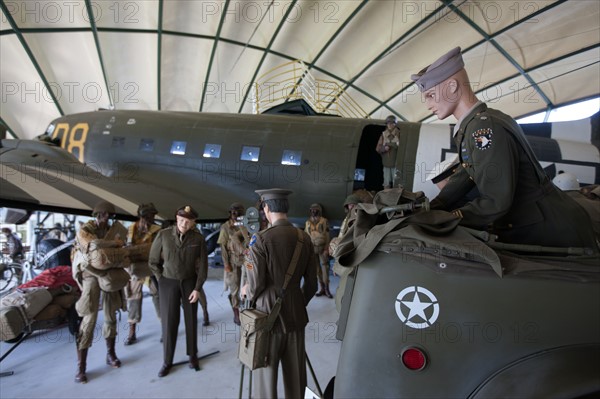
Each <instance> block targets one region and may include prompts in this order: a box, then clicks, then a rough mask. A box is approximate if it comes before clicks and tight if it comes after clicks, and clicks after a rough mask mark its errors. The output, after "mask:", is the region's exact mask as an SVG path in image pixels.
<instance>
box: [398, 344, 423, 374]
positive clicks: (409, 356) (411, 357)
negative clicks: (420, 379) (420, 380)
mask: <svg viewBox="0 0 600 399" xmlns="http://www.w3.org/2000/svg"><path fill="white" fill-rule="evenodd" d="M401 357H402V364H404V367H406V368H407V369H409V370H415V371H418V370H423V368H425V365H426V364H427V357H426V356H425V353H424V352H423V351H422V350H421V349H419V348H408V349H406V350H405V351H404V352H402V355H401Z"/></svg>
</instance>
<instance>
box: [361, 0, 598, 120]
mask: <svg viewBox="0 0 600 399" xmlns="http://www.w3.org/2000/svg"><path fill="white" fill-rule="evenodd" d="M445 1H447V2H448V0H445ZM565 1H567V0H559V1H557V2H555V3H553V4H550V5H548V6H546V7H544V8H541V9H539V10H537V11H536V12H533V13H531V14H529V15H527V16H525V17H523V18H522V19H520V20H518V21H515V22H513V23H512V24H510V25H508V26H506V27H505V28H503V29H500V30H498V31H497V32H495V33H494V34H492V35H488V34H486V33H485V32H479V33H480V34H481V35H482V36H483V39H482V40H479V41H477V42H476V43H474V44H473V45H471V46H469V47H467V48H464V49H462V51H463V53H467V52H469V50H472V49H474V48H476V47H478V46H480V45H481V44H482V43H485V42H491V41H493V40H494V39H495V38H496V37H499V36H500V35H502V34H504V33H506V32H508V31H510V30H511V29H513V28H515V27H516V26H518V25H520V24H522V23H525V22H528V21H531V20H533V19H534V18H535V17H537V16H538V15H540V14H543V13H544V12H546V11H549V10H551V9H553V8H555V7H556V6H557V5H559V4H561V3H564V2H565ZM453 7H455V8H456V6H453ZM463 15H464V14H463ZM461 18H462V16H461ZM468 23H469V24H470V26H472V27H474V25H475V24H474V23H473V22H472V21H471V20H470V19H469V22H468ZM494 43H495V41H494ZM495 47H498V46H497V45H496V46H495ZM593 47H598V45H596V46H593ZM587 50H589V48H585V49H582V50H581V51H578V52H575V53H571V54H569V55H566V56H562V57H559V58H557V59H554V60H551V61H548V62H546V63H543V64H540V65H536V66H535V67H532V68H529V69H528V70H523V69H522V68H521V67H520V66H518V65H515V62H516V61H514V59H513V58H512V57H510V56H509V58H508V59H509V61H511V64H512V65H515V69H517V70H518V71H519V72H518V73H516V74H514V75H511V76H510V77H508V78H507V79H504V80H501V81H498V82H496V84H501V83H503V82H506V81H509V80H510V79H514V78H515V77H516V76H521V75H524V74H527V73H528V72H529V71H531V70H533V69H536V68H540V67H542V66H545V65H548V64H551V63H552V62H556V61H560V60H562V59H564V58H568V57H570V56H572V55H574V54H577V53H579V52H584V51H587ZM499 51H500V50H499ZM500 52H501V53H502V55H505V53H506V51H505V50H504V49H502V51H500ZM521 71H523V72H524V73H521ZM412 85H413V84H411V85H408V86H406V87H404V88H402V89H400V90H398V91H397V92H395V93H393V94H392V95H391V96H390V97H388V98H387V99H385V100H383V103H388V102H389V101H391V100H392V99H394V98H396V97H398V96H399V95H401V94H402V93H404V92H405V91H406V90H408V89H409V88H410V87H411V86H412ZM483 91H485V88H484V89H482V90H479V91H476V92H475V94H478V93H480V92H483ZM379 108H381V107H377V108H374V109H373V110H372V111H371V112H370V113H369V115H373V114H374V113H376V112H377V111H379ZM432 115H433V114H430V115H428V116H427V117H425V118H422V119H421V120H420V121H419V122H423V121H424V120H427V119H429V118H430V117H431V116H432Z"/></svg>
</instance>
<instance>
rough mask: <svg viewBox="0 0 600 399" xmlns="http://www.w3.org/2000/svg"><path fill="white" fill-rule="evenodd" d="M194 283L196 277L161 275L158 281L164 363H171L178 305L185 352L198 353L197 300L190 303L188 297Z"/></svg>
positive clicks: (188, 353) (175, 336) (175, 335)
mask: <svg viewBox="0 0 600 399" xmlns="http://www.w3.org/2000/svg"><path fill="white" fill-rule="evenodd" d="M195 285H196V279H187V280H175V279H170V278H167V277H164V276H163V277H161V278H160V280H159V281H158V286H159V291H160V297H159V300H160V314H161V325H162V336H163V356H164V364H170V365H171V364H173V356H174V354H175V345H176V343H177V330H178V329H179V318H180V315H179V313H180V311H179V308H180V307H181V309H183V321H184V323H185V343H186V353H187V355H188V356H193V355H196V354H197V353H198V302H196V303H190V301H189V299H188V297H189V296H190V294H191V293H192V291H193V290H194V286H195ZM205 298H206V297H205Z"/></svg>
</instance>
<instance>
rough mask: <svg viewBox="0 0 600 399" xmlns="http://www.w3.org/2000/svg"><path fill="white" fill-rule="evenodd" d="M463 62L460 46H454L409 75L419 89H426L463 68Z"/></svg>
mask: <svg viewBox="0 0 600 399" xmlns="http://www.w3.org/2000/svg"><path fill="white" fill-rule="evenodd" d="M464 66H465V63H464V61H463V59H462V54H461V53H460V47H455V48H453V49H452V50H450V51H448V52H447V53H446V54H444V55H442V56H441V57H440V58H438V59H437V60H436V61H435V62H434V63H433V64H431V65H429V66H428V67H425V68H423V69H422V70H421V71H420V72H419V73H417V74H414V75H411V77H410V78H411V79H412V80H413V81H414V82H415V83H416V84H417V86H419V90H420V91H422V92H423V91H427V90H429V89H431V88H432V87H434V86H436V85H439V84H440V83H442V82H443V81H444V80H446V79H448V78H449V77H450V76H452V75H454V74H455V73H456V72H458V71H460V70H461V69H463V68H464Z"/></svg>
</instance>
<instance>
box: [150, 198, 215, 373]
mask: <svg viewBox="0 0 600 399" xmlns="http://www.w3.org/2000/svg"><path fill="white" fill-rule="evenodd" d="M197 218H198V213H197V212H196V211H195V210H194V209H193V208H192V207H191V206H189V205H188V206H184V207H181V208H179V209H178V210H177V213H176V219H177V222H176V225H175V226H172V227H169V228H166V229H163V230H161V231H159V232H158V234H157V236H156V238H155V239H154V242H152V247H151V249H150V259H149V264H150V269H151V270H152V272H153V273H154V275H155V276H156V278H157V280H158V285H159V291H160V297H159V298H160V314H161V324H162V335H163V354H164V360H163V365H162V367H161V369H160V371H159V372H158V376H159V377H165V376H166V375H168V374H169V372H170V371H171V367H173V356H174V354H175V345H176V343H177V330H178V328H179V314H180V311H181V309H183V316H184V323H185V337H186V352H187V355H188V356H189V367H190V368H191V369H193V370H199V368H200V366H199V364H198V300H199V299H200V295H201V292H202V285H203V284H204V282H205V281H206V277H207V274H208V254H207V251H206V242H205V241H204V237H203V236H202V234H201V233H200V232H199V231H198V230H197V229H196V219H197Z"/></svg>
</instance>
